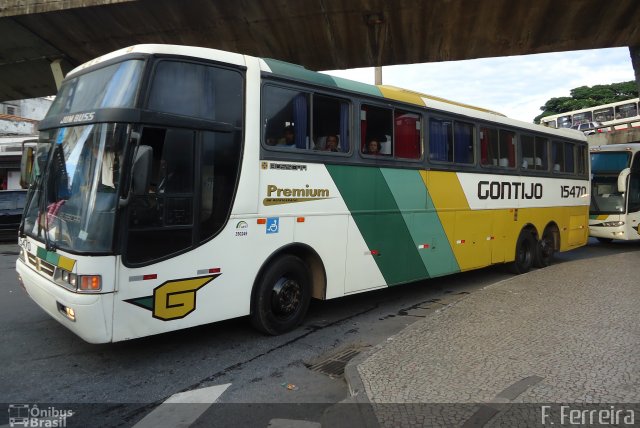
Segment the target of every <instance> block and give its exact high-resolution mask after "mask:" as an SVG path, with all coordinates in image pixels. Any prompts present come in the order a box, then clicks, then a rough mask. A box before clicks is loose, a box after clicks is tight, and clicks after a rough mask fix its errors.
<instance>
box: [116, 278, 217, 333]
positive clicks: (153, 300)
mask: <svg viewBox="0 0 640 428" xmlns="http://www.w3.org/2000/svg"><path fill="white" fill-rule="evenodd" d="M220 275H221V274H219V273H217V274H215V275H209V276H200V277H197V278H187V279H178V280H172V281H167V282H165V283H163V284H161V285H159V286H157V287H156V288H154V289H153V296H146V297H138V298H135V299H129V300H125V302H127V303H131V304H132V305H136V306H138V307H141V308H144V309H148V310H150V311H151V312H152V315H153V317H154V318H156V319H159V320H162V321H171V320H177V319H180V318H184V317H186V316H187V315H189V314H190V313H191V312H193V311H195V310H196V292H197V291H198V290H200V289H201V288H202V287H204V286H205V285H207V284H208V283H210V282H211V281H213V280H214V279H216V278H217V277H219V276H220Z"/></svg>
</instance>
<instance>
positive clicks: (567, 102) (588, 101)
mask: <svg viewBox="0 0 640 428" xmlns="http://www.w3.org/2000/svg"><path fill="white" fill-rule="evenodd" d="M570 94H571V96H570V97H556V98H551V99H550V100H549V101H547V102H546V103H544V105H543V106H542V107H540V110H542V113H541V114H540V115H538V116H536V117H535V118H534V119H533V121H534V123H540V119H542V118H543V117H546V116H551V115H553V114H559V113H564V112H567V111H572V110H579V109H582V108H587V107H595V106H599V105H602V104H609V103H615V102H617V101H624V100H629V99H631V98H638V86H637V85H636V82H635V81H634V80H631V81H629V82H620V83H612V84H610V85H594V86H580V87H578V88H574V89H572V90H571V92H570Z"/></svg>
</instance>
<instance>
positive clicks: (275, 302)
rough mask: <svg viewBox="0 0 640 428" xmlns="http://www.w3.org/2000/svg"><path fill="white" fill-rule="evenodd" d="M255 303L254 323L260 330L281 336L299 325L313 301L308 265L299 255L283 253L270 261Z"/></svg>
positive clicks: (252, 309) (252, 312)
mask: <svg viewBox="0 0 640 428" xmlns="http://www.w3.org/2000/svg"><path fill="white" fill-rule="evenodd" d="M256 287H257V288H256V290H255V293H254V296H253V301H252V305H251V323H252V324H253V326H254V327H255V328H257V329H258V330H260V331H262V332H264V333H267V334H271V335H274V336H275V335H278V334H282V333H286V332H288V331H291V330H293V329H294V328H296V327H297V326H298V325H300V323H302V320H303V319H304V316H305V315H306V313H307V309H308V308H309V302H310V300H311V278H310V275H309V269H308V268H307V265H306V264H305V263H304V262H303V261H302V260H300V259H299V258H298V257H296V256H292V255H283V256H280V257H278V258H277V259H275V260H274V261H272V262H270V264H269V266H268V267H267V268H266V270H265V271H264V272H263V274H262V275H261V277H260V279H259V281H258V283H257V285H256Z"/></svg>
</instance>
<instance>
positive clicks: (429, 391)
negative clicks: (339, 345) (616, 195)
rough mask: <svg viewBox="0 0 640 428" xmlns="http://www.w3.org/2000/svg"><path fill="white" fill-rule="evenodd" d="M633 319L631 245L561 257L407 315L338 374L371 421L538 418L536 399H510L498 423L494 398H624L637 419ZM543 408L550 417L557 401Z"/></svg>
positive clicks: (639, 353) (639, 306)
mask: <svg viewBox="0 0 640 428" xmlns="http://www.w3.org/2000/svg"><path fill="white" fill-rule="evenodd" d="M639 321H640V253H639V252H637V251H636V252H628V253H621V254H616V255H611V256H605V257H601V258H594V259H586V260H578V261H570V262H565V263H561V264H556V265H552V266H550V267H548V268H546V269H540V270H534V271H532V272H530V273H528V274H526V275H520V276H517V277H513V278H511V279H508V280H506V281H502V282H500V283H497V284H493V285H491V286H489V287H486V288H485V289H483V290H481V291H479V292H475V293H472V294H470V295H468V296H466V297H465V298H463V299H462V300H459V301H458V302H456V303H453V304H451V305H448V306H446V307H444V308H442V309H440V310H438V311H437V312H435V313H434V314H432V315H431V316H428V317H426V318H425V319H424V320H420V321H418V322H416V323H414V324H413V325H411V326H410V327H408V328H407V329H406V330H404V331H402V332H401V333H399V334H398V335H396V336H394V337H392V338H390V339H389V340H388V341H387V343H385V344H383V345H381V346H378V347H376V349H374V350H373V351H372V352H370V353H368V354H366V355H365V356H363V357H360V358H358V359H356V360H353V361H352V362H351V363H350V364H349V365H348V366H347V371H346V374H347V381H348V383H349V385H350V389H351V391H352V394H354V396H355V401H357V402H360V403H367V402H368V403H371V404H372V407H373V410H374V412H375V417H376V419H377V423H379V424H380V425H381V426H390V427H391V426H421V425H431V424H434V425H438V421H440V422H442V421H444V420H446V421H447V422H446V423H444V422H443V423H442V424H449V423H453V424H454V425H464V424H467V425H469V424H470V421H472V422H473V421H475V422H476V423H473V424H471V425H474V426H483V425H484V424H485V423H486V424H487V425H494V426H496V425H501V424H502V425H508V424H510V423H518V422H519V421H521V419H520V417H522V418H525V416H523V415H521V414H520V415H519V416H518V412H520V413H522V412H526V411H529V412H531V411H532V410H533V409H534V408H535V412H537V413H538V414H537V415H535V418H536V419H535V421H536V423H537V424H538V425H539V424H540V422H541V419H540V417H541V415H540V412H541V410H540V407H541V406H540V405H539V404H537V405H535V406H534V405H528V406H524V405H519V406H512V407H511V413H512V415H511V416H512V419H511V420H510V422H509V423H504V421H503V422H501V423H497V424H496V423H495V421H496V419H495V418H494V416H495V415H496V414H500V413H501V412H502V413H505V408H504V406H503V407H501V406H500V405H499V404H497V403H573V404H575V405H579V404H582V405H583V407H582V408H584V409H590V408H591V407H589V406H588V404H589V403H609V404H615V403H632V404H630V406H631V408H635V409H637V410H636V415H635V416H636V420H637V421H640V406H639V405H638V403H640V324H639ZM385 403H386V404H385ZM423 403H458V405H451V404H449V405H442V406H439V405H433V404H431V405H430V406H425V405H424V404H423ZM483 403H484V405H483ZM633 403H635V405H634V404H633ZM421 404H422V405H421ZM584 406H586V407H584ZM594 406H595V405H593V404H592V408H598V407H597V406H595V407H594ZM627 407H629V406H627ZM606 409H611V405H607V406H606ZM614 410H625V407H624V406H621V405H620V404H618V405H617V407H615V409H614ZM551 412H552V417H551V419H550V420H549V421H547V422H548V424H551V423H552V422H553V421H554V420H555V422H554V423H555V424H556V425H558V424H559V423H560V422H561V421H559V420H558V418H559V417H560V413H559V412H560V409H551ZM625 412H626V410H625ZM553 413H555V414H553ZM624 415H628V412H627V413H624V414H623V413H621V412H619V413H618V416H619V420H617V422H618V423H619V424H620V425H621V426H624V425H625V424H623V421H622V419H620V416H624ZM529 416H531V415H529ZM443 418H444V419H443ZM554 418H555V419H554ZM529 421H530V419H529ZM562 422H566V421H562ZM520 425H522V423H520ZM525 425H526V424H525Z"/></svg>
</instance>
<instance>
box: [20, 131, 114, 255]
mask: <svg viewBox="0 0 640 428" xmlns="http://www.w3.org/2000/svg"><path fill="white" fill-rule="evenodd" d="M126 132H127V127H126V125H122V124H103V123H98V124H90V125H85V126H75V127H67V128H60V129H57V130H52V131H45V132H41V134H40V144H39V148H40V150H39V153H38V159H41V158H42V157H43V155H44V154H47V155H48V167H47V168H46V169H45V171H46V172H45V173H44V174H43V175H42V176H41V178H40V180H39V182H38V183H37V185H36V186H33V187H32V188H31V190H30V192H33V195H32V197H31V198H30V203H29V205H28V207H27V210H26V212H25V218H24V231H25V233H26V234H28V235H30V236H32V237H35V238H39V239H42V240H45V241H46V242H47V243H48V244H49V245H52V246H54V247H56V248H60V249H64V250H69V251H74V252H89V253H99V252H107V251H110V250H111V248H112V243H113V228H114V224H115V213H116V208H117V201H118V198H117V191H118V185H119V181H120V167H119V164H120V159H121V158H122V148H123V143H124V141H125V136H126ZM44 143H48V153H43V150H42V147H46V146H44V145H43V144H44ZM45 234H46V235H45Z"/></svg>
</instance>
